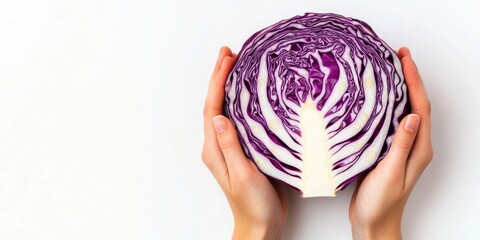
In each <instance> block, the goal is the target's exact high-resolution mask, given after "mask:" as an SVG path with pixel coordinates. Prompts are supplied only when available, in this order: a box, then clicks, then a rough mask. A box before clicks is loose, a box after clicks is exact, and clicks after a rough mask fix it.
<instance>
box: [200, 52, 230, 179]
mask: <svg viewBox="0 0 480 240" xmlns="http://www.w3.org/2000/svg"><path fill="white" fill-rule="evenodd" d="M229 54H231V51H230V49H228V48H226V47H223V48H222V49H221V50H220V53H219V57H218V60H217V63H216V66H215V69H214V74H213V75H216V74H217V73H218V72H219V71H224V70H222V63H223V62H224V59H225V57H227V55H229ZM228 71H229V70H228ZM221 80H222V79H220V84H219V83H218V79H216V78H212V79H210V84H209V90H208V95H207V100H206V101H205V106H204V112H203V113H204V137H205V139H204V146H203V150H202V159H203V162H204V163H205V165H206V166H207V167H208V169H209V170H210V171H211V172H212V174H213V176H214V177H215V179H216V180H217V182H219V184H220V186H222V188H223V187H224V186H225V185H226V184H229V177H228V169H227V165H226V163H225V159H224V158H223V155H222V152H221V151H220V149H219V147H218V144H217V139H216V136H215V131H214V130H213V126H212V121H211V119H212V117H213V116H215V115H217V114H218V113H219V112H220V113H221V108H222V105H223V92H224V90H223V88H224V84H222V83H221ZM215 101H216V102H215Z"/></svg>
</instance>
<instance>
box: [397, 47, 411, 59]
mask: <svg viewBox="0 0 480 240" xmlns="http://www.w3.org/2000/svg"><path fill="white" fill-rule="evenodd" d="M397 56H398V58H400V59H402V58H404V57H405V56H412V55H411V53H410V49H408V48H407V47H401V48H400V49H399V50H398V52H397Z"/></svg>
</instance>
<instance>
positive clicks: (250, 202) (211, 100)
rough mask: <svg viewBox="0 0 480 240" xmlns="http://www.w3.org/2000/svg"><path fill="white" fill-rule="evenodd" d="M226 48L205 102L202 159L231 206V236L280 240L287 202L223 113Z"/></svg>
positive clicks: (231, 59)
mask: <svg viewBox="0 0 480 240" xmlns="http://www.w3.org/2000/svg"><path fill="white" fill-rule="evenodd" d="M236 58H237V56H236V54H234V53H232V51H231V50H230V49H229V48H228V47H223V48H222V49H221V50H220V55H219V58H218V60H217V63H216V66H215V69H214V71H213V74H212V77H211V79H210V85H209V89H208V96H207V99H206V101H205V108H204V111H203V116H204V131H205V141H204V145H203V150H202V159H203V161H204V163H205V165H206V166H207V167H208V168H209V169H210V171H211V172H212V174H213V176H214V177H215V179H216V180H217V182H218V184H219V185H220V187H221V188H222V190H223V192H224V193H225V196H226V197H227V200H228V202H229V204H230V207H231V209H232V213H233V217H234V221H235V228H234V233H233V239H280V238H281V235H282V232H283V228H284V225H285V221H286V218H287V203H286V200H285V198H284V196H283V194H282V192H281V190H280V188H279V187H278V186H277V185H276V183H274V184H272V182H270V180H269V179H268V178H267V177H266V176H265V175H263V173H261V172H260V171H259V170H258V169H257V167H256V165H255V164H254V163H253V162H252V161H251V160H250V159H248V158H247V157H246V156H245V154H244V153H243V150H242V147H241V146H240V143H239V140H238V136H237V133H236V130H235V126H234V125H233V124H232V122H231V121H230V120H229V119H228V118H226V117H224V116H222V113H223V102H224V96H225V82H226V80H227V77H228V74H229V73H230V71H231V69H232V68H233V65H234V63H235V61H236Z"/></svg>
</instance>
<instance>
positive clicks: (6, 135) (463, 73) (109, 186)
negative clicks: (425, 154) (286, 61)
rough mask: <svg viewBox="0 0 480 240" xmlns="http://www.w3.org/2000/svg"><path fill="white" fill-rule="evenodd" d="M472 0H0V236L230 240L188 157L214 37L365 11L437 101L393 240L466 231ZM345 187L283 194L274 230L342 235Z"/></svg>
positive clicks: (478, 103) (477, 127)
mask: <svg viewBox="0 0 480 240" xmlns="http://www.w3.org/2000/svg"><path fill="white" fill-rule="evenodd" d="M479 9H480V6H479V3H478V1H475V0H470V1H469V0H463V1H446V0H444V1H414V0H409V1H407V0H406V1H401V2H400V1H398V2H397V3H393V2H392V3H386V2H385V1H369V3H366V2H365V1H302V3H299V1H278V0H277V1H210V2H209V3H206V2H203V1H194V0H191V1H173V0H172V1H171V2H164V1H155V0H151V1H146V0H136V1H133V0H131V1H117V0H111V1H102V0H78V1H60V0H58V1H52V0H45V1H34V0H30V1H7V0H2V1H1V2H0V239H5V240H9V239H62V240H65V239H116V240H120V239H228V238H229V237H230V236H231V232H232V228H233V225H232V224H233V219H232V216H231V214H230V209H229V206H228V204H227V201H226V200H225V198H224V196H223V194H222V192H221V190H220V188H219V187H218V186H217V184H216V182H215V181H214V178H213V177H212V176H211V175H210V173H209V172H208V170H207V168H206V167H204V166H203V163H202V161H201V159H200V152H201V147H202V144H203V142H202V141H203V130H202V121H203V120H202V107H203V101H204V97H205V94H206V88H207V84H208V80H209V75H210V73H211V70H212V67H213V64H214V62H215V59H216V56H217V53H218V49H219V48H220V46H222V45H228V46H230V47H232V49H233V50H234V51H238V50H239V49H240V47H241V45H242V43H243V42H244V41H245V40H246V39H247V38H248V37H249V36H250V35H251V34H252V33H254V32H255V31H256V30H259V29H261V28H263V27H266V26H268V25H270V24H272V23H275V22H277V21H279V20H281V19H284V18H288V17H292V16H294V15H298V14H303V13H304V12H307V11H310V12H336V13H340V14H343V15H347V16H352V17H355V18H358V19H362V20H364V21H366V22H367V23H369V24H370V25H371V26H372V27H373V28H374V30H375V31H376V32H377V34H378V35H379V36H380V37H382V38H383V39H384V40H385V41H386V42H388V43H389V44H390V45H391V46H392V47H393V48H395V49H398V48H399V47H401V46H409V47H410V49H411V51H412V53H413V58H414V59H415V60H416V62H417V65H418V67H419V69H420V70H421V73H422V75H423V79H424V81H425V85H426V86H427V88H428V93H429V95H430V98H431V102H432V104H433V142H434V148H435V157H434V160H433V162H432V164H431V165H430V166H429V168H428V169H427V171H426V172H425V174H424V176H423V177H422V179H421V180H420V182H419V183H418V185H417V188H416V189H415V191H414V193H413V194H412V196H411V198H410V201H409V202H408V206H407V209H406V212H405V216H404V221H403V233H404V238H405V239H478V238H479V235H480V230H479V228H478V216H480V205H479V202H480V187H479V186H478V184H479V183H480V174H479V170H480V159H479V156H480V144H479V143H480V140H479V136H480V123H479V120H480V117H479V109H480V79H479V77H478V76H479V66H480V60H479V46H480V45H479V42H480V31H479V29H480V28H479V23H480V17H479V14H478V11H479ZM351 193H352V186H351V187H349V188H348V189H347V190H345V191H344V192H341V193H340V194H339V196H338V197H336V198H315V199H300V198H299V197H298V196H297V195H296V194H295V193H294V192H289V194H288V196H289V197H288V198H289V200H290V205H289V207H290V216H289V219H288V222H287V227H286V230H285V234H284V235H285V239H296V240H304V239H350V236H351V235H350V224H349V221H348V214H347V213H348V203H349V200H350V195H351Z"/></svg>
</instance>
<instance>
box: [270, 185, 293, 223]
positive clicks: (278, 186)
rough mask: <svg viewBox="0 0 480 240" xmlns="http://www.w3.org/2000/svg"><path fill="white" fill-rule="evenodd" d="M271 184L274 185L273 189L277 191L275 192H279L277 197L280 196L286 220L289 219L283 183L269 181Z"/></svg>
mask: <svg viewBox="0 0 480 240" xmlns="http://www.w3.org/2000/svg"><path fill="white" fill-rule="evenodd" d="M269 180H270V182H271V183H272V186H273V188H274V189H275V191H276V192H277V195H278V199H279V200H280V204H281V205H282V210H283V211H282V212H283V214H285V216H283V217H284V219H286V218H287V216H288V201H287V198H286V196H285V192H284V191H283V188H282V185H281V184H282V183H281V182H280V181H279V180H276V179H269Z"/></svg>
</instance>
